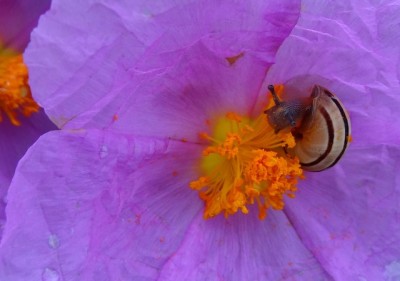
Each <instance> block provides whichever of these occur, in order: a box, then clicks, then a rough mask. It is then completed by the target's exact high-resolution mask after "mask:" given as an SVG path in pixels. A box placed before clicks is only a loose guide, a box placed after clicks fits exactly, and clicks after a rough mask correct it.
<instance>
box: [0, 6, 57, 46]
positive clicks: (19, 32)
mask: <svg viewBox="0 0 400 281" xmlns="http://www.w3.org/2000/svg"><path fill="white" fill-rule="evenodd" d="M50 2H51V0H1V1H0V43H3V44H4V45H6V46H7V47H10V48H13V49H16V50H19V51H23V50H24V49H25V47H26V46H27V45H28V42H29V38H30V33H31V32H32V29H33V28H35V27H36V25H37V23H38V19H39V16H40V15H41V14H43V13H44V12H45V11H46V10H47V9H48V8H49V7H50Z"/></svg>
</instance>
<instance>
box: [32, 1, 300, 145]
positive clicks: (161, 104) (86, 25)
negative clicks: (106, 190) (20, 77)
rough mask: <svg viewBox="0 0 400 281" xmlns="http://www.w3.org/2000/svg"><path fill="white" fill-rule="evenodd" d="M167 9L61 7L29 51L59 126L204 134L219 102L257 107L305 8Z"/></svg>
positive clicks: (38, 90) (102, 4)
mask: <svg viewBox="0 0 400 281" xmlns="http://www.w3.org/2000/svg"><path fill="white" fill-rule="evenodd" d="M168 3H169V2H168V1H162V2H161V3H160V4H157V5H156V4H153V5H151V6H150V5H149V4H147V3H144V2H139V3H138V2H136V1H133V2H132V1H131V2H125V3H120V2H118V3H117V2H115V3H114V2H109V1H97V2H96V3H90V4H89V3H88V2H85V1H80V2H79V3H74V4H70V3H69V2H68V1H64V2H59V3H58V2H57V4H54V5H53V9H52V10H51V11H50V12H49V13H47V14H46V16H45V17H44V18H43V21H41V25H40V27H39V28H38V29H37V30H36V31H35V32H34V35H33V39H32V44H31V45H30V47H29V48H28V50H27V54H26V61H27V63H28V65H29V67H30V70H31V85H32V87H33V89H35V98H36V99H37V100H38V101H39V102H40V103H41V104H42V105H43V106H44V108H45V109H46V112H47V113H48V114H49V115H50V116H51V118H52V120H55V122H56V123H57V124H58V125H59V126H64V125H65V124H66V123H68V122H70V123H71V124H70V125H69V128H81V127H97V128H99V127H101V128H104V127H109V126H115V127H116V128H117V129H118V130H120V131H123V132H134V133H140V134H146V135H153V136H154V135H156V136H169V137H170V136H173V137H176V136H177V134H178V132H177V131H178V130H179V129H180V128H181V127H182V126H183V124H184V123H185V124H186V125H185V126H186V127H187V126H188V125H187V124H190V123H191V122H194V125H196V126H197V124H201V126H203V127H204V125H203V124H204V119H205V116H206V114H210V112H211V113H213V112H214V111H215V109H216V108H217V107H218V108H220V107H219V106H221V105H222V106H223V107H224V108H220V110H221V109H225V108H231V107H235V109H236V108H237V110H238V111H247V112H248V111H250V110H251V108H252V106H253V105H254V102H255V98H256V97H257V95H258V92H259V89H260V86H261V83H262V81H263V79H264V76H265V73H266V71H267V70H268V67H269V66H270V65H271V63H272V62H273V58H274V55H275V52H276V50H277V48H278V47H279V46H280V44H281V42H282V41H283V40H284V38H285V37H286V36H287V34H288V33H289V32H290V30H291V29H292V27H293V25H294V24H295V22H296V20H297V16H298V8H299V5H298V3H297V2H293V1H289V0H285V1H273V2H271V1H267V2H266V1H261V0H260V1H256V2H252V4H251V5H250V4H249V3H247V2H246V3H244V2H236V3H232V1H220V2H219V3H218V4H216V3H215V1H195V2H190V1H188V3H183V1H182V3H180V4H177V3H175V4H172V3H170V4H168ZM242 54H243V56H242V57H240V58H239V59H238V60H237V62H235V63H232V65H230V63H229V62H228V60H227V58H229V57H232V56H238V55H242ZM39 58H40V59H39ZM192 99H193V100H192ZM199 101H200V104H199V105H198V107H199V108H197V109H196V108H195V107H196V102H199ZM148 106H152V107H151V108H147V107H148ZM175 112H176V113H175ZM199 112H201V114H200V115H196V114H198V113H199ZM171 114H172V116H169V115H171ZM116 116H118V120H121V122H120V123H119V124H118V122H115V124H114V122H113V120H114V119H115V118H116ZM208 117H210V116H208ZM152 119H156V120H157V122H147V123H145V124H143V123H142V122H143V120H149V121H151V120H152ZM167 119H168V120H167ZM122 120H123V121H122ZM136 120H139V121H136ZM143 127H145V128H146V130H143ZM198 129H201V128H198ZM166 131H168V132H169V133H167V132H166ZM180 131H182V130H180ZM197 133H198V130H196V133H195V134H197ZM181 135H182V134H181ZM179 137H181V136H179ZM184 137H192V138H193V130H192V131H189V132H188V133H186V134H185V136H184Z"/></svg>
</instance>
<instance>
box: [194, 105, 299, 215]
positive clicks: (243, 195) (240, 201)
mask: <svg viewBox="0 0 400 281" xmlns="http://www.w3.org/2000/svg"><path fill="white" fill-rule="evenodd" d="M213 136H214V137H211V136H209V135H208V134H205V133H202V134H201V137H202V138H205V139H207V140H208V141H209V143H210V145H209V146H208V147H207V148H206V149H205V150H204V151H203V157H202V173H203V175H202V176H201V177H199V178H198V179H197V180H195V181H192V182H191V183H190V187H191V188H192V189H194V190H197V191H199V195H200V198H201V199H202V200H204V202H205V211H204V217H205V218H211V217H214V216H216V215H218V214H220V213H224V215H225V216H229V215H232V214H234V213H236V212H237V211H239V210H240V211H242V213H245V214H247V213H248V212H249V210H248V207H247V206H248V205H249V204H254V203H256V204H257V205H258V209H259V218H260V219H263V218H265V217H266V214H267V209H269V208H273V209H275V210H282V209H283V207H284V202H283V200H284V195H287V196H288V197H294V192H295V191H296V184H297V181H298V179H299V178H302V177H303V171H302V169H301V167H300V163H299V160H298V159H297V158H293V157H290V156H288V155H287V154H286V153H285V151H284V150H285V149H286V148H291V147H294V145H295V141H294V138H293V136H292V135H291V133H290V132H280V133H277V134H276V133H275V132H274V129H273V128H272V127H271V126H270V125H269V123H268V121H267V118H266V116H265V114H261V115H260V116H258V117H257V118H255V119H254V120H250V119H246V118H243V117H241V116H239V115H237V114H235V113H228V114H226V116H225V117H223V118H221V119H220V120H219V122H218V124H217V125H216V126H215V128H214V134H213Z"/></svg>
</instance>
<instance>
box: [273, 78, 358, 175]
mask: <svg viewBox="0 0 400 281" xmlns="http://www.w3.org/2000/svg"><path fill="white" fill-rule="evenodd" d="M270 90H271V89H270ZM271 93H272V91H271ZM273 95H274V94H273ZM275 98H276V96H275ZM288 103H296V104H299V101H292V102H279V100H278V104H276V105H275V106H274V107H273V108H275V109H270V110H267V111H266V114H267V116H268V120H269V122H270V124H271V125H272V126H273V127H274V128H275V131H277V129H282V127H284V126H283V122H282V121H276V120H281V119H284V118H288V117H287V116H289V119H293V117H292V116H295V117H299V118H301V120H299V122H296V123H295V124H292V127H293V128H292V134H293V135H294V136H295V138H296V146H295V147H294V148H293V149H291V151H289V153H291V154H293V155H295V156H297V157H298V158H299V160H300V164H301V165H302V167H303V169H305V170H308V171H315V172H316V171H322V170H325V169H327V168H330V167H332V166H333V165H335V164H336V163H337V162H338V161H339V159H340V158H341V157H342V156H343V154H344V152H345V151H346V148H347V145H348V142H349V138H350V133H351V126H350V119H349V116H348V113H347V112H346V110H345V108H344V107H343V105H342V103H341V102H340V101H339V99H338V98H337V97H336V96H335V95H334V94H332V93H331V92H330V91H328V90H327V89H325V88H324V87H322V86H319V85H315V86H314V87H313V89H312V93H311V97H310V99H309V102H308V104H307V103H304V102H303V103H302V106H301V108H300V109H297V110H296V111H293V110H292V111H290V110H289V109H290V108H292V109H293V107H289V106H288ZM282 106H285V107H286V108H287V109H285V107H282ZM277 107H281V109H280V110H281V111H282V112H283V113H281V116H280V118H278V117H277V115H278V114H277V113H276V112H279V110H278V109H277ZM274 113H275V114H274ZM274 115H275V116H274ZM274 120H275V121H274ZM289 122H290V121H289ZM286 123H288V121H286ZM286 123H285V124H286ZM297 123H300V124H299V125H297Z"/></svg>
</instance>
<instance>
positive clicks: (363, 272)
mask: <svg viewBox="0 0 400 281" xmlns="http://www.w3.org/2000/svg"><path fill="white" fill-rule="evenodd" d="M399 159H400V149H399V147H398V146H392V145H374V146H368V147H365V148H354V149H352V150H350V151H349V152H348V157H347V158H345V159H343V163H341V165H338V166H336V167H335V168H332V169H331V170H329V171H327V172H325V175H324V176H321V174H317V173H310V174H308V175H306V178H307V179H306V180H305V181H303V182H302V186H300V190H299V192H298V193H297V196H296V198H295V199H294V200H290V201H288V202H287V207H286V209H285V213H286V214H287V216H288V217H289V219H290V221H291V222H292V223H293V226H294V227H295V228H296V231H297V232H298V234H299V236H300V238H301V239H302V240H303V242H304V245H305V246H306V247H307V248H308V249H309V250H310V251H311V252H312V253H313V255H314V256H315V257H316V258H317V259H318V261H319V262H320V263H321V265H322V266H323V268H324V269H325V270H326V272H328V273H329V274H330V275H331V276H332V277H333V279H334V280H395V279H385V278H384V276H385V271H386V270H387V267H389V266H390V264H392V263H395V262H396V261H398V259H399V257H400V247H399V246H398V245H399V242H400V210H399V206H400V199H399V198H400V185H399V181H400V177H399V175H398V170H399V169H400V160H399ZM363 278H364V279H363Z"/></svg>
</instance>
